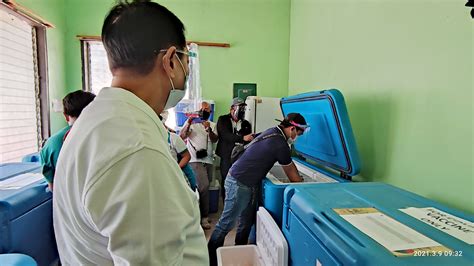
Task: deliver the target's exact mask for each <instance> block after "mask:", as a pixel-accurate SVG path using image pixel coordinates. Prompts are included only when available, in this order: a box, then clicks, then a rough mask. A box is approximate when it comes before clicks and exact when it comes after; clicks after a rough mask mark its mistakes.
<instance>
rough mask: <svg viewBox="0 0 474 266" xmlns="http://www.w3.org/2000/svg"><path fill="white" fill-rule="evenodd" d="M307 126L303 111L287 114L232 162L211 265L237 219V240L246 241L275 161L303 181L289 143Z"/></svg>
mask: <svg viewBox="0 0 474 266" xmlns="http://www.w3.org/2000/svg"><path fill="white" fill-rule="evenodd" d="M307 127H308V126H307V124H306V120H305V119H304V117H303V116H302V115H301V114H299V113H290V114H288V116H287V117H286V118H285V119H284V120H283V121H281V123H280V125H278V126H276V127H273V128H269V129H267V130H266V131H264V132H263V133H262V134H260V135H259V136H258V137H257V138H256V139H255V140H254V141H253V142H252V143H250V144H249V146H248V147H247V148H246V150H245V151H244V153H243V154H242V155H241V157H240V158H239V159H238V160H237V161H236V162H235V163H234V164H233V165H232V167H231V168H230V170H229V173H228V174H227V178H226V181H225V189H226V199H225V202H224V211H223V212H222V215H221V217H220V219H219V221H218V222H217V224H216V228H215V230H214V232H213V233H212V235H211V238H210V239H209V242H208V249H209V260H210V262H211V265H215V264H216V262H217V258H216V249H217V248H218V247H221V246H222V245H223V244H224V239H225V237H226V235H227V233H228V232H229V231H230V230H232V228H233V227H234V226H235V224H236V222H237V219H238V220H239V227H238V229H237V234H236V236H235V244H236V245H245V244H247V241H248V236H249V232H250V228H251V226H252V224H253V222H254V217H255V212H256V209H257V191H258V187H259V185H260V183H261V182H262V180H263V179H264V178H265V176H266V175H267V173H268V171H270V169H271V168H272V166H273V165H274V164H275V163H276V162H278V163H279V164H280V165H282V167H283V170H284V171H285V174H286V175H287V176H288V179H289V180H290V181H291V182H301V181H303V179H302V178H301V177H300V175H299V173H298V170H297V169H296V166H295V164H294V163H293V160H292V159H291V148H290V145H291V144H293V143H294V142H295V140H296V138H297V137H298V136H301V135H302V134H303V133H304V131H305V129H306V128H307Z"/></svg>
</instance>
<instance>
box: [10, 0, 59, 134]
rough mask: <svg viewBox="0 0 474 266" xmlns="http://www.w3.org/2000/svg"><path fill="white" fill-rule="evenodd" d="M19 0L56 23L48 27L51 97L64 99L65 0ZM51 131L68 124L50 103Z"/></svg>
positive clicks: (44, 17)
mask: <svg viewBox="0 0 474 266" xmlns="http://www.w3.org/2000/svg"><path fill="white" fill-rule="evenodd" d="M17 2H18V3H19V4H21V5H23V6H25V7H27V8H29V9H31V10H32V11H34V12H35V13H36V14H38V15H39V16H41V17H42V18H43V19H45V20H47V21H48V22H51V23H52V24H54V26H55V27H54V28H49V29H47V33H46V38H47V40H46V42H47V47H48V78H49V98H50V103H51V102H52V99H62V98H63V97H64V96H65V94H66V77H65V73H66V61H65V53H64V51H65V47H64V39H65V37H64V36H65V32H66V16H65V13H64V7H65V6H64V1H63V0H17ZM50 113H51V115H50V118H51V132H52V133H54V132H56V131H58V130H59V129H60V128H62V127H64V126H65V125H66V122H65V120H64V117H63V115H62V114H61V113H54V112H53V111H52V109H51V104H50Z"/></svg>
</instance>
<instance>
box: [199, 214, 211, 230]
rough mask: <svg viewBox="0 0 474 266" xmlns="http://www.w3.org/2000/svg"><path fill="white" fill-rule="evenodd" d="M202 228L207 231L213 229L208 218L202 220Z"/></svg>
mask: <svg viewBox="0 0 474 266" xmlns="http://www.w3.org/2000/svg"><path fill="white" fill-rule="evenodd" d="M201 226H202V228H203V229H205V230H207V229H211V224H210V223H209V219H208V218H207V217H204V218H202V219H201Z"/></svg>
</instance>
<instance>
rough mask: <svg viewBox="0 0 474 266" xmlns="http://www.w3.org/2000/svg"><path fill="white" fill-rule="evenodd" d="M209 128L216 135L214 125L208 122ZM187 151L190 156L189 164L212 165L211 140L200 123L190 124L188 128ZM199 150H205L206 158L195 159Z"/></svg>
mask: <svg viewBox="0 0 474 266" xmlns="http://www.w3.org/2000/svg"><path fill="white" fill-rule="evenodd" d="M209 124H210V125H209V127H210V128H211V130H212V132H214V134H217V128H216V123H214V122H212V121H209ZM187 146H188V151H189V153H190V154H191V160H189V162H190V163H195V162H201V163H207V164H213V162H214V149H213V146H212V141H211V138H210V137H209V133H207V131H206V129H205V128H204V125H203V124H202V123H195V124H191V126H190V127H189V135H188V139H187ZM200 149H207V157H204V158H197V157H196V152H197V151H198V150H200Z"/></svg>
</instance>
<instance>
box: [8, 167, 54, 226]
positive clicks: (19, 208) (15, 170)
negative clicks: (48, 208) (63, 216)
mask: <svg viewBox="0 0 474 266" xmlns="http://www.w3.org/2000/svg"><path fill="white" fill-rule="evenodd" d="M40 172H41V165H40V164H39V163H6V164H1V165H0V181H5V180H8V179H10V178H14V177H16V176H18V175H21V174H26V173H40ZM46 188H47V184H46V181H44V180H40V181H36V182H34V183H31V184H29V185H26V186H24V187H22V188H18V189H0V223H3V222H4V220H8V221H11V220H14V219H16V218H17V217H19V216H21V215H23V214H24V213H26V212H28V211H30V210H31V209H33V208H35V207H36V206H38V205H40V204H41V203H43V202H45V201H47V200H49V199H51V192H48V191H46Z"/></svg>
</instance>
